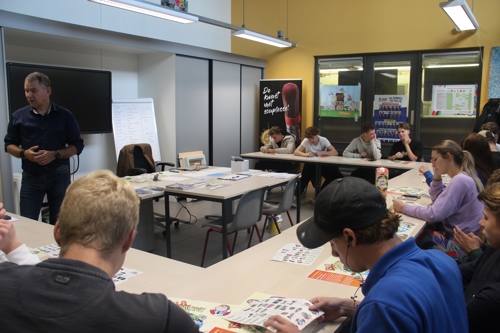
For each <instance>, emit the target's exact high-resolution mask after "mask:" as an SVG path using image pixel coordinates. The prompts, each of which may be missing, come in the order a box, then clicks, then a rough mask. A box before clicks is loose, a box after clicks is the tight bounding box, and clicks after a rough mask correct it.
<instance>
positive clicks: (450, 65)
mask: <svg viewBox="0 0 500 333" xmlns="http://www.w3.org/2000/svg"><path fill="white" fill-rule="evenodd" d="M478 66H479V64H449V65H429V66H424V67H425V68H450V67H478Z"/></svg>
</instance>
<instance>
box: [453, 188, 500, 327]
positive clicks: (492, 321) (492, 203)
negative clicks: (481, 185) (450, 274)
mask: <svg viewBox="0 0 500 333" xmlns="http://www.w3.org/2000/svg"><path fill="white" fill-rule="evenodd" d="M478 199H479V200H480V201H481V202H482V203H483V204H484V211H483V213H484V217H483V219H482V220H481V221H480V222H479V224H480V225H481V227H483V228H484V230H483V233H484V236H485V238H486V239H487V240H488V247H487V248H486V249H485V250H484V252H483V254H481V256H480V257H479V258H478V259H477V260H475V261H472V262H469V263H466V264H463V265H460V271H461V273H462V281H463V286H464V293H465V301H466V305H467V318H468V321H469V332H471V333H476V332H478V333H479V332H481V333H484V332H498V318H497V317H496V316H497V315H498V313H500V301H499V300H500V274H499V273H498V265H499V263H500V183H494V184H492V185H489V186H487V187H486V188H485V189H484V190H483V191H481V193H479V196H478Z"/></svg>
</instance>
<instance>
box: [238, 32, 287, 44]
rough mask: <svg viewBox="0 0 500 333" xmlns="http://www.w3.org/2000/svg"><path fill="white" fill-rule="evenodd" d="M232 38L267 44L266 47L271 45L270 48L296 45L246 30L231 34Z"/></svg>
mask: <svg viewBox="0 0 500 333" xmlns="http://www.w3.org/2000/svg"><path fill="white" fill-rule="evenodd" d="M233 36H236V37H241V38H245V39H250V40H253V41H255V42H259V43H264V44H268V45H272V46H276V47H291V46H296V44H295V45H294V43H292V42H289V41H287V40H283V39H280V38H276V37H271V36H268V35H264V34H261V33H258V32H254V31H251V30H247V29H241V30H238V31H235V32H233Z"/></svg>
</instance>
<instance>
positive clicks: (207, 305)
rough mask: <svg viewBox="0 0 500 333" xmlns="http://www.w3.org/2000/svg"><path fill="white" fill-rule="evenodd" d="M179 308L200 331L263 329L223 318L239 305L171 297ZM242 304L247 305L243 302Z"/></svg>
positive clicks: (251, 332) (220, 332)
mask: <svg viewBox="0 0 500 333" xmlns="http://www.w3.org/2000/svg"><path fill="white" fill-rule="evenodd" d="M170 300H171V301H172V302H174V303H175V304H176V305H177V306H179V307H180V308H181V309H183V310H184V311H186V312H187V313H188V314H189V316H190V317H191V319H193V320H194V322H195V324H196V325H198V328H199V330H200V332H201V333H259V332H260V333H262V332H265V329H262V328H260V329H257V328H256V327H253V326H247V325H241V324H238V323H233V322H230V321H227V320H224V319H223V318H225V317H226V316H228V315H229V314H231V313H232V312H234V311H235V309H237V308H238V307H239V306H236V305H231V304H223V303H211V302H203V301H196V300H190V299H185V298H176V297H171V298H170ZM244 306H247V304H246V303H245V304H244Z"/></svg>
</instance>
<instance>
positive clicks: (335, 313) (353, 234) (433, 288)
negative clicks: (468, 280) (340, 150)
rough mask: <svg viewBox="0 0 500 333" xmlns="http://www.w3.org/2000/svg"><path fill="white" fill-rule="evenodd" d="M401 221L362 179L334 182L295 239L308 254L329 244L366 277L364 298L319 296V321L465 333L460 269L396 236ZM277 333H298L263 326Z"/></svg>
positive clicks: (281, 323)
mask: <svg viewBox="0 0 500 333" xmlns="http://www.w3.org/2000/svg"><path fill="white" fill-rule="evenodd" d="M400 219H401V218H400V216H399V215H397V214H395V213H394V212H391V211H388V210H387V208H386V201H385V199H384V198H383V197H382V195H381V194H380V192H379V191H378V190H377V188H376V187H375V186H374V185H372V184H369V183H368V182H366V181H365V180H362V179H359V178H354V177H348V178H343V179H337V180H334V181H333V182H332V183H331V184H330V185H328V186H327V187H326V188H325V189H324V190H323V191H322V192H321V193H320V194H319V196H318V198H317V199H316V205H315V207H314V216H313V217H312V218H311V219H309V220H308V221H306V222H303V223H301V224H300V226H299V228H298V229H297V236H298V238H299V240H300V242H301V243H302V244H303V245H304V246H306V247H308V248H316V247H318V246H321V245H323V244H325V243H327V242H330V246H331V248H332V255H333V256H335V257H339V259H340V261H341V262H342V263H343V264H344V266H345V267H347V268H349V269H350V270H352V271H353V272H362V271H365V270H367V269H369V270H370V273H369V274H368V277H367V279H366V281H365V283H364V284H363V285H362V287H361V288H362V289H361V290H362V292H363V294H364V295H365V298H364V299H363V300H362V301H361V302H357V301H356V297H355V295H356V293H354V296H353V297H351V298H346V299H343V298H335V297H316V298H313V299H312V300H311V302H312V303H314V304H313V305H312V306H311V308H310V309H311V310H317V309H321V310H323V311H324V312H325V315H324V317H322V318H321V319H322V320H326V321H334V320H336V319H337V318H339V317H342V316H346V317H352V326H351V332H370V333H373V332H375V333H376V332H384V333H386V332H412V333H418V332H426V333H432V332H435V333H438V332H439V333H442V332H455V333H460V332H468V330H467V313H466V308H465V300H464V295H463V291H462V283H461V277H460V272H459V270H458V265H457V264H456V263H455V262H454V261H453V260H452V259H451V258H449V257H448V256H446V255H445V254H444V253H441V252H439V251H423V250H421V249H419V248H418V247H417V246H416V244H415V241H414V239H413V238H411V237H410V238H408V239H407V240H406V241H405V242H402V241H401V239H400V238H399V237H398V236H397V235H396V232H397V230H398V226H399V222H400ZM264 324H265V325H266V326H271V327H274V328H275V329H277V331H278V332H279V333H291V332H294V333H295V332H299V331H298V329H297V328H296V327H295V325H294V324H292V323H290V322H288V321H287V320H285V319H284V318H282V317H280V316H273V317H270V318H269V320H267V321H266V322H265V323H264Z"/></svg>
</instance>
